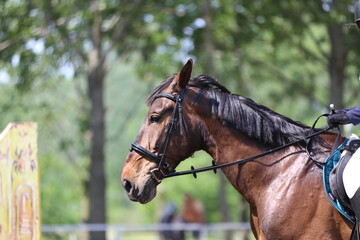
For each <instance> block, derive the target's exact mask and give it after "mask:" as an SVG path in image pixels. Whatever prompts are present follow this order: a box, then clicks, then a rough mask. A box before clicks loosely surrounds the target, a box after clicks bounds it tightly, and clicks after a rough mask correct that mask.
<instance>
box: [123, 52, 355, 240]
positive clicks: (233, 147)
mask: <svg viewBox="0 0 360 240" xmlns="http://www.w3.org/2000/svg"><path fill="white" fill-rule="evenodd" d="M192 65H193V64H192V60H191V59H190V60H189V61H188V62H187V63H186V64H185V65H184V66H183V68H182V69H181V71H180V72H179V73H178V74H177V75H174V76H172V77H170V78H169V79H167V80H165V81H164V82H163V83H162V84H161V85H160V86H158V87H157V88H156V89H155V90H154V92H153V93H152V94H151V95H150V96H149V98H148V105H149V112H148V114H147V116H146V119H145V121H144V123H143V125H142V127H141V129H140V132H139V134H138V136H137V138H136V142H135V143H133V145H132V150H134V151H131V152H130V153H129V155H128V156H127V159H126V161H125V164H124V167H123V172H122V179H121V181H122V184H123V186H124V188H125V189H126V191H127V193H128V196H129V198H130V200H132V201H138V202H140V203H142V204H144V203H147V202H149V201H151V200H152V199H153V198H154V197H155V196H156V187H157V185H158V184H159V183H160V182H161V180H162V179H163V178H164V175H165V176H166V175H168V174H171V173H173V172H175V168H176V166H177V165H178V164H179V163H180V162H181V161H182V160H184V159H186V158H188V157H190V156H192V155H193V153H194V152H195V151H198V150H204V151H206V152H207V153H208V154H209V155H211V156H212V157H213V158H214V159H215V161H216V164H223V163H230V162H234V161H235V160H238V159H242V158H247V157H249V156H253V155H256V154H259V153H262V152H264V151H267V150H269V149H272V148H276V147H278V146H281V145H284V144H288V143H289V142H292V141H294V140H296V139H305V137H306V136H308V135H309V134H310V133H311V131H312V129H311V128H309V127H307V126H305V125H302V124H300V123H298V122H295V121H293V120H291V119H289V118H287V117H285V116H282V115H280V114H277V113H275V112H273V111H272V110H270V109H268V108H267V107H264V106H262V105H259V104H257V103H255V102H254V101H252V100H250V99H248V98H244V97H241V96H239V95H236V94H231V93H230V92H229V91H228V90H227V89H226V88H225V87H224V86H222V85H221V84H219V83H218V82H217V81H216V80H214V79H212V78H211V77H209V76H207V75H200V76H197V77H195V78H193V79H190V76H191V71H192ZM335 138H336V136H335V135H334V134H322V135H321V136H317V137H314V138H312V141H311V142H310V143H309V144H306V143H305V141H300V142H297V143H295V144H294V145H292V146H289V147H287V148H285V149H283V150H281V151H277V152H275V153H272V154H270V155H267V156H264V157H262V158H260V159H257V160H254V161H249V162H247V163H244V164H238V165H234V166H230V167H225V168H222V171H223V172H224V174H225V175H226V177H227V178H228V180H229V181H230V183H231V184H232V185H233V186H234V187H235V188H236V190H237V191H238V192H239V193H241V194H242V195H243V197H244V198H245V199H246V200H247V201H248V203H249V204H250V210H251V227H252V231H253V233H254V235H255V237H256V238H257V239H306V240H308V239H349V237H350V233H351V227H352V224H351V223H350V222H349V221H348V220H346V219H345V218H343V217H342V216H341V215H340V214H339V213H338V212H337V211H336V210H335V208H333V207H332V206H331V204H330V203H329V201H328V199H327V197H326V195H325V193H324V190H323V185H322V169H321V168H319V166H318V164H316V162H314V161H313V160H312V159H311V158H310V157H309V154H311V155H312V156H313V158H315V159H317V160H318V161H324V159H325V157H326V156H327V155H328V154H329V148H331V146H332V144H333V143H334V141H335ZM307 149H308V150H309V151H308V153H307V151H306V150H307Z"/></svg>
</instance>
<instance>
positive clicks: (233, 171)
mask: <svg viewBox="0 0 360 240" xmlns="http://www.w3.org/2000/svg"><path fill="white" fill-rule="evenodd" d="M206 125H207V127H206V129H207V131H206V134H207V135H205V136H204V139H205V140H204V142H205V147H204V149H203V150H205V151H207V152H208V153H209V154H210V155H211V156H212V157H213V158H214V159H215V160H216V161H217V164H224V163H229V162H234V161H236V160H239V159H243V158H247V157H250V156H255V155H257V154H260V153H263V152H264V151H266V149H267V148H266V147H265V146H263V145H262V144H261V143H259V142H257V141H255V140H252V139H250V138H249V137H247V136H245V135H244V134H242V133H240V132H239V131H236V130H234V129H231V128H229V127H226V126H224V125H223V124H221V123H220V122H218V121H214V119H212V120H210V121H209V122H208V124H206ZM289 152H299V153H300V152H301V154H303V157H302V160H299V161H297V162H296V164H297V165H298V167H303V166H300V165H304V164H307V163H306V161H307V160H306V159H307V157H306V154H305V153H304V151H302V150H301V149H298V148H297V149H294V148H293V147H290V148H289V149H286V150H284V151H280V152H278V153H273V154H271V155H268V156H266V157H264V158H260V159H258V160H259V162H261V163H263V164H259V163H254V162H249V163H246V164H242V165H234V166H231V167H227V168H223V169H222V171H223V173H224V174H225V176H226V177H227V178H228V180H229V181H230V183H231V184H232V185H233V186H234V187H235V188H236V189H237V190H238V191H239V192H240V193H241V194H242V195H243V196H244V198H245V199H246V200H247V201H248V202H249V203H254V202H256V201H257V200H256V199H255V198H256V196H258V195H259V192H261V191H265V190H266V187H267V185H266V184H265V183H267V182H271V181H273V180H274V179H275V178H277V176H278V175H279V174H280V173H283V172H284V171H287V169H289V168H294V166H291V165H293V162H294V161H292V160H291V161H290V160H289V159H290V158H291V157H289V159H287V161H285V162H281V163H279V164H274V165H272V166H271V167H264V164H267V165H271V164H272V163H274V162H276V161H277V160H279V159H282V158H284V156H287V155H289ZM292 157H294V156H292ZM288 160H289V161H288ZM254 204H255V203H254Z"/></svg>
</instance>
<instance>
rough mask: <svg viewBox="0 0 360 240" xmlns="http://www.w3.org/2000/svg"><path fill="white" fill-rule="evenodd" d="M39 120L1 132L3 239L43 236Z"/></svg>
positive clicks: (0, 220) (35, 239) (34, 239)
mask: <svg viewBox="0 0 360 240" xmlns="http://www.w3.org/2000/svg"><path fill="white" fill-rule="evenodd" d="M37 149H38V148H37V125H36V123H10V124H9V125H8V126H7V127H6V129H5V130H4V131H3V132H2V133H1V135H0V240H39V239H41V219H40V196H39V168H38V161H37Z"/></svg>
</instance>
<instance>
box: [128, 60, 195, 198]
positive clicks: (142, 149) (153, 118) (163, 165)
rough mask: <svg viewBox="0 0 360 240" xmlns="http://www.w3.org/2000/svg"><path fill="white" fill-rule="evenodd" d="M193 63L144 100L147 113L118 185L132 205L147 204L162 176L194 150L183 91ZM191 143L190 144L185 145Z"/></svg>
mask: <svg viewBox="0 0 360 240" xmlns="http://www.w3.org/2000/svg"><path fill="white" fill-rule="evenodd" d="M192 65H193V62H192V60H191V59H190V60H189V61H188V62H187V63H186V64H185V65H184V66H183V67H182V69H181V70H180V72H179V73H178V74H177V75H174V76H173V77H171V78H169V79H167V80H165V81H164V82H163V84H161V85H160V86H158V87H157V88H156V89H155V90H154V92H153V93H152V94H151V95H150V96H149V98H148V105H149V111H148V113H147V115H146V118H145V120H144V122H143V124H142V126H141V128H140V131H139V133H138V135H137V138H136V141H135V142H134V143H132V146H131V149H130V150H131V151H130V153H129V154H128V156H127V158H126V161H125V163H124V167H123V171H122V176H121V181H122V184H123V187H124V188H125V190H126V191H127V194H128V197H129V199H130V200H132V201H137V202H140V203H142V204H144V203H148V202H149V201H151V200H152V199H153V198H154V197H155V196H156V187H157V185H158V184H159V183H160V182H161V180H162V179H163V177H164V175H165V174H168V173H172V172H174V171H175V168H176V166H177V165H178V164H179V163H180V162H181V161H182V160H184V159H186V158H188V157H189V156H191V155H192V154H193V153H194V152H195V151H196V150H198V148H199V147H198V145H199V139H198V136H196V135H195V132H196V131H195V130H194V128H196V124H195V122H194V121H196V120H194V119H193V117H192V116H191V115H192V114H191V104H189V103H188V102H189V101H190V99H191V95H194V94H196V93H195V92H194V91H193V90H189V89H187V84H188V82H189V80H190V77H191V71H192ZM189 141H191V143H190V142H189Z"/></svg>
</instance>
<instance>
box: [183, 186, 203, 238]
mask: <svg viewBox="0 0 360 240" xmlns="http://www.w3.org/2000/svg"><path fill="white" fill-rule="evenodd" d="M184 201H185V202H184V205H183V209H182V213H181V217H182V219H183V220H184V222H185V223H200V224H202V223H205V211H204V205H203V204H202V202H200V201H199V200H197V199H195V198H193V197H192V196H191V195H190V194H188V193H185V194H184ZM192 234H193V237H194V238H195V239H199V238H200V231H193V233H192Z"/></svg>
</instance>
